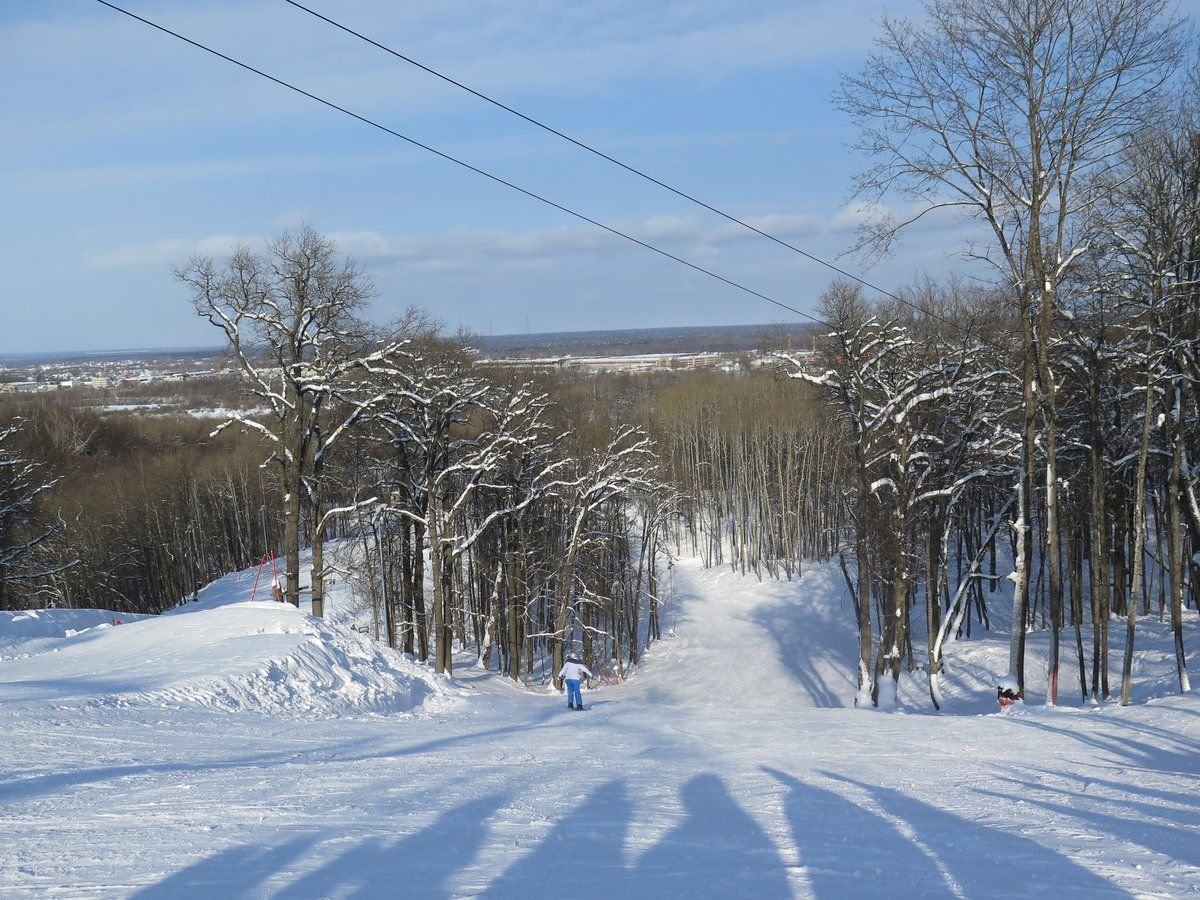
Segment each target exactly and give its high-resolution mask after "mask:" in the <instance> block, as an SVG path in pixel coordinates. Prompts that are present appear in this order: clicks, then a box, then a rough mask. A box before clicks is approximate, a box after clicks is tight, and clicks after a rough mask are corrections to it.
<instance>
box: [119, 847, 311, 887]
mask: <svg viewBox="0 0 1200 900" xmlns="http://www.w3.org/2000/svg"><path fill="white" fill-rule="evenodd" d="M316 842H317V838H316V836H315V835H304V836H302V837H295V838H292V839H291V840H290V841H288V842H287V843H284V844H280V845H279V846H278V847H263V846H260V845H257V844H246V845H243V846H241V847H231V848H230V849H228V850H222V851H221V852H220V853H217V854H214V855H213V856H209V857H206V858H205V859H202V860H200V861H199V862H196V863H193V864H192V865H190V866H188V867H187V868H186V869H182V870H181V871H179V872H176V873H175V874H174V875H170V876H168V877H167V878H164V879H163V880H162V881H160V882H159V883H158V884H155V885H151V886H150V887H148V888H145V889H144V890H141V891H139V892H138V893H136V894H134V895H133V896H134V897H135V898H137V900H190V898H196V900H209V898H212V897H253V896H263V895H264V894H266V893H267V891H266V888H265V887H264V882H266V880H267V879H268V878H270V877H271V876H272V875H274V874H275V873H277V872H279V871H280V870H282V869H284V868H286V867H287V866H289V865H290V864H292V863H293V862H295V861H296V860H297V859H298V858H300V857H301V856H302V855H304V854H305V853H307V852H308V851H309V850H310V849H311V848H312V846H313V845H314V844H315V843H316Z"/></svg>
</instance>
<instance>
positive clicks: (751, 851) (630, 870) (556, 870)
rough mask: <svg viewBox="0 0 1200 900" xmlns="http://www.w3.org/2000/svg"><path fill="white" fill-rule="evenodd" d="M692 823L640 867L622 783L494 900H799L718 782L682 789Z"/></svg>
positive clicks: (583, 811) (561, 832)
mask: <svg viewBox="0 0 1200 900" xmlns="http://www.w3.org/2000/svg"><path fill="white" fill-rule="evenodd" d="M681 799H682V801H683V807H684V818H683V820H682V821H681V822H680V823H679V824H678V825H676V826H675V827H674V828H673V829H671V830H670V831H669V832H667V833H666V834H665V835H663V837H662V838H661V839H660V840H659V841H658V842H657V843H656V844H655V845H654V846H653V847H651V848H650V849H649V850H647V851H646V852H645V853H644V854H643V855H642V856H641V858H640V859H638V860H637V861H636V862H635V863H632V864H631V863H628V862H626V858H625V841H626V832H627V831H628V828H629V823H630V820H631V818H632V814H633V807H632V804H631V802H630V799H629V791H628V788H627V786H626V785H625V783H624V782H623V781H610V782H608V783H606V784H604V785H601V786H600V787H599V788H597V789H596V790H595V791H593V792H592V793H591V795H590V796H589V797H588V798H587V799H586V800H585V801H584V802H583V803H582V804H581V805H580V806H579V808H578V809H576V810H575V811H574V812H572V813H571V814H570V815H569V816H567V817H566V818H565V819H563V820H562V821H560V822H559V823H558V824H557V825H556V826H555V827H554V829H553V830H552V831H551V832H550V834H549V835H548V836H547V837H546V839H545V840H544V841H543V842H542V843H541V844H540V845H539V846H538V847H537V849H535V850H534V851H533V852H532V853H531V854H530V855H529V856H527V857H525V858H524V859H522V860H520V861H519V862H517V863H515V864H514V865H513V866H511V867H510V868H509V869H508V870H506V871H505V872H504V873H503V874H502V875H501V876H500V878H498V879H497V880H496V881H495V882H494V883H493V884H492V885H491V886H490V887H489V888H488V890H487V891H486V892H485V893H484V895H483V896H485V897H488V898H492V900H501V898H522V900H524V898H528V897H530V896H552V895H554V894H561V895H562V896H570V897H571V898H572V900H611V898H612V897H614V896H617V897H621V898H624V900H628V898H662V897H700V898H707V897H712V898H728V897H755V898H763V900H774V898H781V897H791V896H792V891H791V889H790V888H789V886H788V880H787V873H786V870H785V868H784V863H783V861H782V859H780V857H779V853H778V850H777V849H776V847H775V845H774V844H773V843H772V842H771V840H770V839H769V838H768V837H767V835H766V833H765V832H763V830H762V829H761V828H760V827H759V826H758V824H757V823H756V822H755V821H754V820H753V819H752V818H751V817H750V816H749V815H747V814H746V813H745V812H744V811H743V810H742V809H741V808H740V807H739V806H738V805H737V804H736V803H735V802H734V801H733V799H732V798H731V797H730V796H729V793H728V791H727V790H726V789H725V786H724V785H723V784H722V783H721V781H720V779H718V778H717V777H716V776H714V775H708V774H705V775H697V776H696V777H695V778H692V779H691V780H690V781H689V782H687V784H685V785H684V786H683V790H682V792H681Z"/></svg>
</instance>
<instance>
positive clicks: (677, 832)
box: [0, 559, 1200, 900]
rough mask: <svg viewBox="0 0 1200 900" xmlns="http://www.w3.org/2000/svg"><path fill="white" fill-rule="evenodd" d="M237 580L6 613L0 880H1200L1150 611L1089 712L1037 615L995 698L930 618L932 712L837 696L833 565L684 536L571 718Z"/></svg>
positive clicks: (1112, 889) (1071, 890)
mask: <svg viewBox="0 0 1200 900" xmlns="http://www.w3.org/2000/svg"><path fill="white" fill-rule="evenodd" d="M253 576H254V571H253V570H251V571H249V572H242V573H235V574H233V575H230V576H227V577H226V578H225V579H222V580H221V581H218V582H216V583H214V584H213V585H210V586H209V588H207V589H206V590H204V591H203V592H201V594H200V597H199V600H198V601H197V602H193V603H189V604H186V605H185V606H183V607H181V608H179V609H178V610H175V611H173V612H171V613H168V614H165V615H162V616H157V617H137V616H131V617H122V616H117V615H114V614H112V613H105V612H103V611H97V610H41V611H36V612H32V611H31V612H26V613H3V614H0V746H2V754H0V760H2V761H3V763H2V765H3V776H2V779H0V842H2V844H3V847H4V853H3V854H2V855H0V896H4V897H141V898H173V900H175V898H240V897H278V898H285V897H286V898H309V897H337V898H343V897H347V898H348V897H413V898H426V897H432V898H438V897H496V898H501V897H503V898H508V897H511V898H530V897H562V898H572V900H586V898H601V897H604V898H640V897H646V898H650V897H655V898H662V897H722V898H725V897H754V898H772V897H818V898H870V897H880V898H883V897H886V898H890V900H894V898H897V897H947V898H948V897H1012V898H1028V897H1049V898H1054V900H1061V898H1067V897H1078V898H1102V897H1173V896H1194V895H1197V894H1200V702H1197V698H1196V696H1195V694H1194V693H1192V694H1185V695H1179V694H1178V691H1177V687H1176V684H1175V681H1174V677H1175V675H1174V663H1173V658H1172V656H1171V646H1170V641H1169V634H1168V632H1167V629H1166V627H1165V626H1163V627H1162V628H1161V630H1160V631H1156V630H1155V625H1154V623H1153V622H1149V623H1148V624H1143V623H1139V632H1138V641H1139V644H1138V655H1137V671H1136V681H1137V689H1138V695H1137V696H1135V703H1134V705H1132V706H1128V707H1120V706H1118V705H1117V704H1116V703H1115V701H1114V702H1106V703H1104V704H1101V705H1089V704H1085V703H1083V702H1082V701H1081V700H1080V694H1079V691H1078V689H1077V688H1076V687H1075V681H1074V675H1073V674H1072V667H1074V666H1076V663H1075V659H1074V654H1073V651H1072V650H1071V649H1070V648H1069V647H1066V648H1065V649H1064V676H1063V682H1062V689H1061V693H1062V698H1063V700H1064V701H1065V702H1064V705H1062V706H1059V707H1050V706H1047V705H1046V703H1045V681H1046V679H1045V666H1044V659H1045V648H1044V646H1042V645H1040V644H1038V643H1037V641H1038V640H1039V638H1041V637H1042V636H1033V637H1031V645H1030V650H1029V661H1030V662H1029V667H1028V679H1027V680H1028V683H1029V685H1030V686H1031V688H1032V696H1031V697H1030V700H1029V702H1028V703H1026V704H1024V705H1018V706H1017V707H1015V708H1014V709H1013V710H1011V711H1008V712H1005V713H1000V712H998V711H997V708H996V697H995V684H996V678H997V675H998V674H1001V673H1003V672H1004V671H1005V668H1006V662H1007V653H1008V648H1007V635H1006V634H1005V633H1003V632H1002V631H1001V630H1000V629H999V628H998V627H996V623H995V622H993V626H994V627H993V630H992V631H991V632H985V631H983V630H982V629H981V628H979V627H976V630H975V633H974V635H973V636H972V637H971V638H969V639H968V638H964V639H962V640H959V641H951V642H949V643H948V645H947V666H948V673H947V675H946V678H945V681H944V682H943V684H942V695H943V697H944V700H945V702H944V704H943V712H942V713H941V714H936V713H934V712H933V711H932V707H931V705H930V703H929V699H928V685H927V683H926V679H925V677H924V675H923V673H920V672H916V673H912V674H911V675H909V676H906V678H905V680H904V681H903V682H902V684H901V690H900V694H899V696H898V698H897V701H896V710H895V711H894V712H882V711H875V710H864V709H856V708H854V707H853V697H854V692H855V683H854V673H855V660H856V646H855V643H854V641H855V638H854V636H853V631H852V629H850V628H848V627H846V625H847V622H850V621H852V615H853V613H852V612H851V610H850V609H849V599H848V598H847V597H846V595H845V588H844V584H843V582H842V579H841V573H840V572H839V571H838V569H837V568H836V565H835V564H824V565H820V566H814V567H812V568H809V569H808V570H807V571H806V572H805V573H804V574H803V576H802V577H801V578H799V579H796V580H793V581H778V582H775V581H762V582H760V581H759V580H758V579H756V578H754V577H752V576H751V577H745V576H742V575H740V574H736V573H733V572H731V571H730V569H729V568H728V567H725V568H719V569H711V570H705V569H703V568H701V567H700V565H699V564H698V563H697V562H695V561H692V560H686V559H685V560H683V561H681V562H680V563H679V564H678V565H676V566H675V568H674V570H673V573H672V577H671V599H670V602H669V606H668V607H667V610H666V612H665V613H664V617H665V618H664V625H665V627H669V629H670V632H671V633H670V634H669V635H667V634H664V639H663V640H662V641H659V642H656V643H654V644H653V645H651V647H650V650H649V651H648V652H647V653H646V654H645V656H644V658H643V661H642V664H641V665H640V666H639V667H638V668H637V669H636V670H634V671H633V672H632V673H630V676H629V677H628V679H627V680H626V681H625V682H624V683H621V684H614V685H604V686H601V687H598V688H596V689H594V690H586V689H585V691H584V700H585V703H586V705H587V707H588V710H589V711H588V713H587V715H577V714H575V713H573V712H572V711H570V710H568V709H567V707H566V702H565V697H564V695H562V694H560V693H558V692H555V691H553V690H552V689H551V688H549V687H548V686H540V685H538V684H534V685H531V686H518V685H516V684H514V683H513V682H511V681H507V680H505V679H504V678H502V677H500V676H499V675H497V674H496V673H495V672H494V671H492V672H488V671H484V670H483V669H482V668H481V667H480V665H479V663H478V661H477V660H475V659H474V658H473V657H470V656H460V657H458V658H456V671H455V675H454V677H453V678H450V679H447V678H440V677H435V676H433V675H432V674H430V670H429V669H428V668H427V667H426V666H424V665H420V664H417V663H416V662H413V661H411V660H409V659H406V658H405V657H403V656H401V655H399V654H396V653H393V652H392V651H390V650H388V649H387V648H386V647H384V646H383V645H382V644H379V643H377V642H375V641H374V640H372V639H371V638H370V637H369V636H367V635H365V634H362V633H360V632H359V631H356V630H354V629H353V628H352V627H351V625H352V624H353V620H354V612H353V609H352V606H353V604H352V602H351V599H350V597H349V593H348V591H345V590H344V589H343V586H342V585H338V586H336V587H335V588H334V591H333V593H332V595H331V596H332V603H331V606H332V611H331V612H330V614H329V616H328V617H327V618H326V619H325V620H317V619H314V618H312V617H310V616H308V615H307V614H306V613H305V612H304V611H303V610H296V609H294V608H293V607H291V606H288V605H286V604H279V603H273V602H263V601H262V600H261V599H260V600H257V601H253V602H251V601H250V600H249V597H250V592H251V582H252V580H253ZM259 596H260V597H261V596H262V592H261V591H260V592H259ZM997 605H998V606H1002V604H997ZM117 619H119V620H120V623H119V624H115V622H116V620H117ZM1197 640H1200V634H1198V633H1197V628H1196V623H1195V621H1194V617H1190V618H1189V620H1188V633H1187V641H1188V644H1187V646H1188V648H1189V653H1190V659H1189V661H1194V659H1195V652H1194V649H1192V648H1194V647H1195V646H1196V643H1197ZM1067 643H1068V642H1067V641H1065V640H1064V645H1066V644H1067ZM1113 656H1114V658H1119V654H1118V652H1117V651H1116V650H1114V653H1113ZM1192 667H1193V668H1195V666H1194V662H1193V663H1192ZM536 674H538V673H537V672H535V675H536Z"/></svg>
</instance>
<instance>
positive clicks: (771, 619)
mask: <svg viewBox="0 0 1200 900" xmlns="http://www.w3.org/2000/svg"><path fill="white" fill-rule="evenodd" d="M830 614H831V610H827V609H823V608H810V607H806V606H805V605H804V604H802V603H801V602H800V601H799V600H797V599H796V598H791V599H788V600H779V601H777V602H775V603H772V604H771V605H769V606H763V607H761V608H760V609H758V610H757V611H756V612H755V613H754V615H753V617H752V618H751V621H752V622H754V624H756V625H758V626H759V627H761V628H763V629H764V630H765V631H766V632H767V634H769V635H770V636H771V637H772V638H773V639H774V640H775V642H776V644H777V645H778V648H777V649H778V652H779V659H780V662H782V663H783V665H784V667H785V668H786V669H787V671H788V672H789V673H790V674H791V675H792V677H793V678H795V679H796V681H797V682H799V684H800V687H801V688H802V689H803V690H804V691H805V692H807V693H808V695H809V697H810V698H811V699H812V704H813V705H814V706H816V707H818V708H821V709H831V708H841V707H844V706H847V705H849V703H850V701H851V700H852V699H853V697H854V694H855V691H856V690H857V686H856V685H855V682H854V678H853V674H854V673H855V672H856V671H857V670H858V669H857V656H856V653H857V646H856V645H855V644H853V642H850V643H846V644H845V645H844V646H842V647H841V650H842V652H840V653H839V652H836V650H837V646H838V645H836V644H835V645H834V646H832V647H830V646H826V645H822V644H821V643H820V642H819V641H816V640H814V639H813V635H814V634H819V635H827V634H831V633H836V630H835V626H834V625H833V624H831V619H830ZM822 670H823V671H825V672H827V673H830V674H832V675H833V677H834V678H836V681H834V682H832V683H831V682H830V681H829V680H828V679H827V678H826V677H824V676H823V675H822V674H821V672H822Z"/></svg>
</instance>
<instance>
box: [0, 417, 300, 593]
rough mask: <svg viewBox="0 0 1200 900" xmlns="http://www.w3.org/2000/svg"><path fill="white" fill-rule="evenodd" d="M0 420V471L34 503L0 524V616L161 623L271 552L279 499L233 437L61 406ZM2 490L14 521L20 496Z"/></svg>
mask: <svg viewBox="0 0 1200 900" xmlns="http://www.w3.org/2000/svg"><path fill="white" fill-rule="evenodd" d="M3 419H4V421H5V422H6V423H7V427H8V428H10V429H12V434H11V437H10V438H9V439H8V440H7V441H6V442H5V443H4V445H3V450H2V453H0V462H11V461H13V460H17V459H20V460H22V461H24V462H25V464H26V465H28V466H30V467H31V470H32V472H33V473H36V475H34V477H33V478H32V479H31V480H30V481H29V483H28V484H27V485H26V487H25V488H24V493H25V494H26V495H27V496H28V497H29V499H30V500H32V501H34V502H31V503H27V504H25V506H24V508H23V512H22V514H21V515H19V516H18V515H12V516H9V518H8V521H7V522H6V523H5V524H6V525H7V526H8V527H7V530H6V531H5V534H4V538H5V541H4V543H5V546H6V547H7V548H9V550H10V552H11V554H12V557H13V558H12V565H11V566H10V567H8V569H6V570H5V571H4V572H3V575H4V576H5V577H3V578H0V582H2V583H3V584H4V588H3V593H0V603H2V606H0V608H5V609H24V608H29V607H41V606H65V607H76V606H80V607H94V606H99V607H105V608H110V609H115V610H119V611H127V612H161V611H162V610H163V609H167V608H170V607H171V606H174V605H176V604H177V603H179V602H180V601H181V600H183V599H184V598H185V597H187V596H188V595H190V594H193V593H194V592H195V591H196V589H197V588H199V587H202V586H203V585H205V584H207V583H208V582H209V581H211V580H213V579H214V578H217V577H219V576H221V575H223V574H225V573H226V572H230V571H234V570H237V569H241V568H245V567H246V566H249V565H251V564H252V563H253V562H254V561H255V560H257V559H259V558H261V557H262V555H263V554H266V553H268V552H270V551H271V550H273V549H274V548H276V547H278V545H279V542H280V537H281V529H280V516H279V506H280V498H279V493H278V491H277V490H276V488H275V486H274V484H273V483H272V479H271V478H270V477H269V476H268V475H267V474H266V473H264V472H263V470H262V468H261V465H260V463H261V458H260V457H261V453H260V451H259V448H258V447H257V446H256V443H255V442H253V441H249V440H246V439H245V437H244V436H241V435H232V434H231V435H229V436H227V437H222V438H221V439H219V440H215V441H214V440H210V439H209V437H208V432H209V431H211V430H212V423H211V421H210V422H208V423H205V422H203V421H200V420H196V419H192V418H190V417H178V416H159V417H139V416H132V415H124V414H117V415H112V414H109V415H101V414H99V413H97V412H96V411H94V410H92V409H90V408H87V407H84V406H80V405H78V404H77V403H76V402H75V400H74V398H71V397H70V396H69V395H61V396H55V397H50V398H39V399H37V400H32V401H28V402H22V403H19V404H17V403H14V404H10V405H7V406H6V407H5V409H4V411H3ZM5 471H6V470H5V469H4V468H3V467H0V473H4V472H5ZM2 483H3V485H4V488H5V494H6V495H7V496H8V497H9V498H11V500H10V503H9V504H8V507H9V508H10V509H12V510H13V511H14V513H15V512H16V510H17V509H18V507H17V504H16V502H15V500H16V496H17V494H19V493H21V491H18V490H17V486H16V485H14V484H13V483H12V482H11V481H9V480H7V479H5V480H4V481H3V482H2ZM22 550H23V551H25V552H18V551H22Z"/></svg>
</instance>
